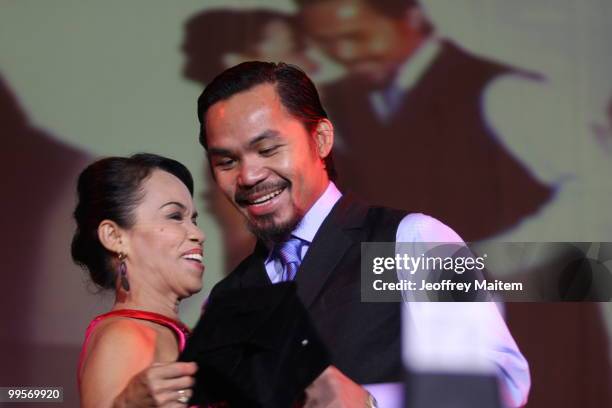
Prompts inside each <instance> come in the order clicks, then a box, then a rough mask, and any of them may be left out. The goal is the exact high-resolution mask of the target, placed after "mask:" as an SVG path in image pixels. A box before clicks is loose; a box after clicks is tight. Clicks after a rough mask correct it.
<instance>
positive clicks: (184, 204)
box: [72, 154, 205, 408]
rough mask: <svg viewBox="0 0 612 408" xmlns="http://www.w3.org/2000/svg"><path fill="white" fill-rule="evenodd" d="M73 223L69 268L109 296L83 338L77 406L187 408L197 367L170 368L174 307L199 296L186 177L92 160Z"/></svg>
mask: <svg viewBox="0 0 612 408" xmlns="http://www.w3.org/2000/svg"><path fill="white" fill-rule="evenodd" d="M74 216H75V219H76V223H77V230H76V233H75V235H74V238H73V241H72V257H73V259H74V261H75V262H76V263H77V264H79V265H81V266H83V267H84V268H86V269H87V270H88V271H89V274H90V276H91V279H92V280H93V282H94V283H96V284H97V285H98V286H100V287H101V288H103V289H112V290H114V291H115V303H114V305H113V308H112V310H111V311H110V312H109V313H107V314H104V315H101V316H98V317H97V318H95V319H94V320H93V321H92V322H91V324H90V325H89V327H88V328H87V333H86V336H85V342H84V344H83V349H82V352H81V359H80V363H79V390H80V396H81V406H82V407H84V408H89V407H149V406H161V407H184V406H186V403H187V401H188V399H189V397H190V395H191V389H190V387H191V386H192V385H193V375H194V374H195V372H196V370H197V367H196V365H195V363H182V362H176V359H177V357H178V355H179V351H180V350H182V348H183V347H184V344H185V337H186V334H187V333H188V329H187V327H186V326H185V325H183V324H182V323H181V322H180V321H179V320H178V305H179V302H180V301H181V299H184V298H186V297H188V296H191V295H192V294H194V293H196V292H198V291H199V290H200V289H201V287H202V275H203V272H204V266H203V264H202V244H203V242H204V238H205V237H204V234H203V233H202V231H201V230H200V229H199V228H198V227H197V226H196V223H195V220H196V217H197V213H196V210H195V208H194V203H193V180H192V177H191V174H190V173H189V171H188V170H187V169H186V168H185V166H183V165H182V164H180V163H178V162H177V161H175V160H171V159H167V158H164V157H160V156H156V155H152V154H137V155H134V156H132V157H129V158H122V157H111V158H106V159H102V160H99V161H97V162H95V163H93V164H91V165H90V166H89V167H87V168H86V169H85V170H84V171H83V172H82V173H81V175H80V176H79V181H78V204H77V207H76V210H75V212H74Z"/></svg>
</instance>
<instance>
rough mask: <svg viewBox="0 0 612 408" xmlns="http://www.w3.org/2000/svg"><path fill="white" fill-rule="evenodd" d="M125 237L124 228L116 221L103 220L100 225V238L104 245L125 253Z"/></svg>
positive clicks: (112, 250)
mask: <svg viewBox="0 0 612 408" xmlns="http://www.w3.org/2000/svg"><path fill="white" fill-rule="evenodd" d="M123 238H124V237H123V230H122V229H121V228H120V227H119V226H118V225H117V223H116V222H114V221H111V220H103V221H102V222H101V223H100V225H98V239H99V240H100V243H101V244H102V246H104V248H106V249H107V250H109V251H110V252H114V253H116V254H118V253H125V248H124V242H123Z"/></svg>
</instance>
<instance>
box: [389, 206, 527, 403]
mask: <svg viewBox="0 0 612 408" xmlns="http://www.w3.org/2000/svg"><path fill="white" fill-rule="evenodd" d="M396 241H397V242H398V243H407V244H402V245H401V248H402V251H406V248H407V247H406V245H408V248H410V249H409V250H410V252H412V253H413V254H412V255H413V256H420V255H421V254H423V253H426V252H427V251H428V249H430V248H431V247H433V246H432V245H428V244H429V243H436V242H446V243H451V242H452V243H462V242H463V240H462V239H461V238H460V237H459V235H457V233H455V232H454V231H453V230H452V229H451V228H449V227H448V226H446V225H444V224H442V223H441V222H440V221H438V220H436V219H434V218H432V217H429V216H426V215H423V214H409V215H407V216H406V217H405V218H404V219H403V220H402V221H401V223H400V225H399V227H398V230H397V234H396ZM399 248H400V245H398V249H399ZM400 278H401V276H400ZM404 305H405V308H404V309H403V320H404V322H403V328H402V331H403V339H402V342H403V358H404V364H405V365H407V366H409V367H411V368H413V369H415V370H419V371H429V372H461V373H483V374H487V373H495V374H496V375H497V376H498V378H499V380H500V391H501V395H502V398H503V401H504V403H505V404H506V405H507V406H510V407H518V406H521V405H524V404H525V403H526V402H527V396H528V394H529V389H530V386H531V378H530V375H529V366H528V364H527V361H526V360H525V357H523V355H522V354H521V352H520V351H519V349H518V347H517V345H516V342H515V341H514V339H513V338H512V335H511V334H510V332H509V330H508V327H507V326H506V323H505V322H504V319H503V318H502V316H501V314H500V312H499V309H498V305H497V304H496V303H492V302H474V303H469V302H463V303H462V302H454V303H447V302H405V303H404Z"/></svg>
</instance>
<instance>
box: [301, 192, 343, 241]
mask: <svg viewBox="0 0 612 408" xmlns="http://www.w3.org/2000/svg"><path fill="white" fill-rule="evenodd" d="M340 197H342V193H341V192H340V191H339V190H338V188H337V187H336V185H335V184H334V183H333V182H331V181H330V182H329V184H328V185H327V188H326V189H325V191H324V192H323V194H321V196H320V197H319V198H318V199H317V201H315V203H314V204H313V205H312V207H310V209H309V210H308V211H307V212H306V214H305V215H304V217H303V218H302V221H301V222H300V223H299V224H298V226H297V228H296V229H295V230H293V232H292V233H291V235H293V236H294V237H297V238H300V239H301V240H303V241H306V242H308V243H309V244H310V243H311V242H312V240H313V239H314V236H315V234H316V233H317V231H318V230H319V228H320V227H321V224H323V221H324V220H325V218H327V216H328V215H329V213H330V212H331V210H332V208H333V207H334V205H335V204H336V203H337V202H338V200H339V199H340Z"/></svg>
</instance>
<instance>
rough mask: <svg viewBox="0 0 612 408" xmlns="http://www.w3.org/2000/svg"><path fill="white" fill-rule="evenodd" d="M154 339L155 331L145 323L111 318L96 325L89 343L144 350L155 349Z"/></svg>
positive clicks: (116, 317) (117, 317)
mask: <svg viewBox="0 0 612 408" xmlns="http://www.w3.org/2000/svg"><path fill="white" fill-rule="evenodd" d="M156 337H157V331H156V329H155V328H154V327H153V326H152V325H151V324H149V323H148V322H146V321H140V320H136V319H130V318H128V317H122V316H113V317H109V318H107V319H104V320H103V321H101V322H99V323H98V324H97V325H96V327H95V328H94V329H93V331H92V333H91V337H90V341H89V342H90V344H91V345H92V346H94V345H97V346H100V345H107V344H110V345H114V344H115V343H117V344H121V346H122V348H131V347H137V348H141V347H145V348H146V347H155V339H156Z"/></svg>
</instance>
